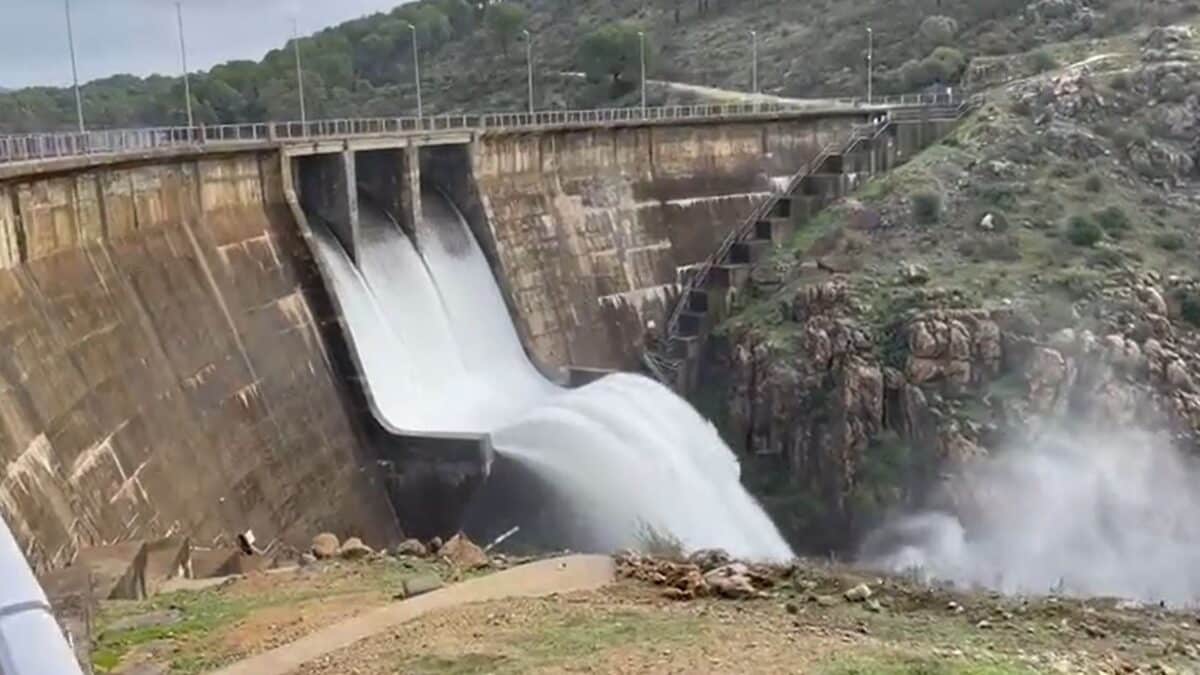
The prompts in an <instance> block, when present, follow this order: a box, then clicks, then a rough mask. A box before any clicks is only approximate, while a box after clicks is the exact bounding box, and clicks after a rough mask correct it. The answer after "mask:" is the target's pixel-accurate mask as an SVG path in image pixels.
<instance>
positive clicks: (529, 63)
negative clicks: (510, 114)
mask: <svg viewBox="0 0 1200 675" xmlns="http://www.w3.org/2000/svg"><path fill="white" fill-rule="evenodd" d="M521 32H522V33H523V34H524V35H525V66H526V70H527V72H528V76H529V77H528V79H529V114H530V115H532V114H533V36H531V35H530V34H529V31H528V30H523V31H521Z"/></svg>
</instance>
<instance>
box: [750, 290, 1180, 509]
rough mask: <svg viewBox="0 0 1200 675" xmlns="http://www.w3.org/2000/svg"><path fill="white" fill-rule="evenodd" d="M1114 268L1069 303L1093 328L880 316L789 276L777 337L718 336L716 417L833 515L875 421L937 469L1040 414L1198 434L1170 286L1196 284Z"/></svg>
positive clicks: (857, 483)
mask: <svg viewBox="0 0 1200 675" xmlns="http://www.w3.org/2000/svg"><path fill="white" fill-rule="evenodd" d="M1115 276H1116V277H1118V278H1114V279H1110V280H1108V281H1106V282H1104V283H1103V284H1102V285H1101V286H1099V287H1097V288H1096V289H1095V292H1094V293H1093V295H1094V300H1093V301H1091V304H1089V305H1087V306H1086V307H1084V308H1083V311H1084V312H1085V313H1086V314H1088V315H1089V317H1092V318H1094V319H1095V320H1096V323H1097V325H1096V328H1097V330H1095V331H1094V330H1089V329H1075V328H1057V327H1053V326H1048V325H1047V326H1043V325H1042V323H1041V320H1039V317H1038V316H1036V314H1035V313H1031V312H1026V311H1022V310H1019V309H1014V308H1011V307H1005V308H1002V309H994V310H984V309H974V310H969V309H953V310H950V309H935V310H925V311H920V312H917V313H915V314H912V315H910V316H909V317H907V318H906V319H904V320H902V321H900V322H899V323H897V324H895V325H894V327H893V328H892V329H890V330H888V331H883V330H880V329H879V328H878V327H875V328H873V327H872V324H871V322H870V321H869V320H868V319H867V317H864V316H863V315H862V313H861V311H860V309H859V307H860V306H861V305H862V304H863V303H860V302H858V301H857V299H856V298H855V294H854V293H853V292H852V291H851V290H850V288H849V287H848V286H846V285H845V284H844V283H842V282H839V281H827V282H823V283H817V284H813V285H810V286H806V287H802V288H799V289H798V290H797V291H796V292H795V293H794V295H792V296H791V299H790V303H789V308H790V314H791V317H792V318H793V320H794V326H791V328H793V330H792V331H791V332H790V333H789V334H790V335H791V339H790V340H785V341H781V340H779V339H778V338H777V337H776V338H775V339H768V338H766V337H765V336H764V335H761V334H759V333H758V332H756V331H754V330H747V331H744V332H742V333H741V334H738V335H735V336H733V342H732V354H731V356H732V358H731V366H732V377H733V386H732V387H731V388H730V389H729V392H730V394H729V396H730V405H731V409H732V411H733V416H732V420H731V421H732V426H733V428H734V429H735V430H736V432H737V433H738V435H739V438H741V439H742V440H743V441H744V445H745V450H746V452H748V453H755V454H765V455H770V456H775V457H777V458H779V460H780V461H781V462H783V463H784V465H786V467H787V469H788V471H789V472H790V474H791V477H792V480H793V481H794V483H795V484H796V485H798V486H801V487H802V488H803V489H807V490H810V491H812V492H813V493H815V494H816V495H819V496H820V499H821V500H822V503H823V504H824V505H825V506H826V508H828V509H829V514H828V517H830V518H833V519H843V520H845V521H847V522H849V521H850V520H852V514H853V511H854V509H855V505H854V503H853V497H852V496H853V495H854V494H855V493H856V490H857V489H858V488H860V487H861V486H862V485H863V482H864V481H870V480H874V478H872V477H871V476H870V475H867V474H864V471H868V470H869V463H870V462H871V461H878V453H879V452H881V451H882V452H887V451H888V450H887V448H886V447H885V448H883V450H880V449H879V448H876V447H875V446H873V444H875V443H876V442H877V441H878V440H879V439H880V438H884V437H889V435H890V437H896V438H898V439H899V441H900V442H901V443H900V444H901V445H903V446H904V447H907V448H910V449H913V451H919V452H921V453H923V454H922V456H923V457H927V458H929V459H930V461H934V462H936V464H937V466H938V467H940V470H941V471H943V472H950V473H953V472H954V471H955V467H962V466H964V465H966V464H968V463H970V462H973V461H975V460H977V459H979V458H981V457H984V456H986V455H987V454H988V453H989V450H990V447H989V446H993V447H999V444H1000V443H1003V441H1004V439H1005V438H1018V437H1021V435H1022V434H1035V435H1036V434H1038V433H1040V430H1042V429H1046V430H1049V426H1050V425H1052V424H1055V422H1054V420H1071V421H1072V422H1074V423H1079V424H1083V425H1087V426H1088V427H1089V428H1091V429H1094V430H1097V429H1098V430H1101V431H1102V430H1104V429H1113V430H1120V429H1123V428H1129V427H1132V426H1135V425H1136V426H1139V427H1143V428H1147V429H1149V430H1166V431H1169V432H1170V433H1171V434H1172V435H1173V437H1174V438H1175V439H1176V440H1177V442H1178V443H1179V444H1181V445H1183V446H1185V447H1188V448H1192V449H1195V448H1197V447H1200V433H1198V432H1200V356H1197V354H1198V352H1200V338H1198V337H1196V336H1195V335H1194V333H1195V331H1194V330H1192V329H1191V328H1190V327H1187V328H1185V327H1183V326H1182V324H1181V321H1182V319H1181V317H1180V312H1181V309H1180V306H1179V303H1178V302H1175V301H1174V300H1173V298H1175V297H1177V296H1178V295H1179V293H1180V289H1184V290H1187V291H1188V292H1193V291H1195V290H1196V288H1195V287H1196V286H1198V285H1197V284H1193V283H1192V282H1190V281H1184V280H1178V279H1176V280H1169V281H1168V282H1165V283H1164V282H1163V280H1162V279H1161V278H1159V277H1158V276H1157V275H1155V274H1141V275H1137V274H1133V273H1127V274H1124V275H1115ZM776 335H778V334H776ZM872 448H874V450H872ZM869 452H875V453H876V455H877V456H876V457H875V459H871V458H869V457H868V453H869ZM963 489H965V490H967V491H969V490H970V487H969V486H967V487H964V488H963Z"/></svg>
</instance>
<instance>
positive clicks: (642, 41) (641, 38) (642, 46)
mask: <svg viewBox="0 0 1200 675" xmlns="http://www.w3.org/2000/svg"><path fill="white" fill-rule="evenodd" d="M638 50H639V53H640V55H641V60H642V114H643V115H644V114H645V113H646V33H645V32H643V31H638Z"/></svg>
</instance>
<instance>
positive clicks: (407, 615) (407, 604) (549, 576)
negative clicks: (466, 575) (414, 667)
mask: <svg viewBox="0 0 1200 675" xmlns="http://www.w3.org/2000/svg"><path fill="white" fill-rule="evenodd" d="M612 579H613V562H612V559H611V558H608V557H607V556H568V557H565V558H554V559H551V560H542V561H539V562H535V563H530V564H528V565H522V566H520V567H516V568H513V569H510V570H505V571H503V572H499V573H496V574H492V575H488V576H486V577H479V578H475V579H470V580H468V581H465V582H463V583H460V584H456V585H454V586H450V587H449V588H444V589H442V590H440V591H435V592H433V593H429V594H427V595H422V596H419V597H416V598H413V599H411V600H405V601H403V602H398V603H395V604H392V605H389V606H387V607H383V608H380V609H377V610H375V611H372V612H369V613H367V614H363V615H361V616H358V617H355V618H353V619H349V620H347V621H343V622H342V623H339V624H336V625H333V626H330V627H328V628H325V629H322V630H319V631H317V632H316V633H313V634H311V635H308V636H306V637H304V638H301V639H300V640H297V641H296V642H293V643H291V644H288V645H284V646H282V647H278V648H276V649H273V650H271V651H269V652H266V653H263V654H259V655H258V656H254V657H251V658H249V659H246V660H245V661H241V662H239V663H235V664H233V665H232V666H229V667H227V668H224V669H222V670H219V671H216V673H217V675H284V674H285V673H291V672H294V671H295V670H297V669H298V668H300V667H301V666H303V665H304V664H305V663H308V662H309V661H312V660H314V659H316V658H319V657H321V656H324V655H325V654H328V653H330V652H333V651H337V650H339V649H342V648H345V647H348V646H350V645H352V644H354V643H355V642H358V641H359V640H362V639H364V638H368V637H371V636H373V635H376V634H378V633H380V632H382V631H385V630H387V629H389V628H391V627H393V626H396V625H398V624H401V623H404V622H406V621H411V620H413V619H415V618H417V617H420V616H422V615H424V614H427V613H428V612H431V611H433V610H437V609H443V608H448V607H455V606H458V605H464V604H468V603H474V602H486V601H490V600H500V599H504V598H513V597H542V596H547V595H552V594H555V593H569V592H573V591H585V590H594V589H597V588H601V587H603V586H605V585H607V584H608V583H609V582H611V581H612Z"/></svg>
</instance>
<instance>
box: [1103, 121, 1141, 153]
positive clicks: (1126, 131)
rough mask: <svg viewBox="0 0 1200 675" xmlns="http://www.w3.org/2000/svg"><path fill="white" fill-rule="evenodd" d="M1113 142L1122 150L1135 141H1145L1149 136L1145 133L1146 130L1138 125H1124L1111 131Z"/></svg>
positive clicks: (1135, 142)
mask: <svg viewBox="0 0 1200 675" xmlns="http://www.w3.org/2000/svg"><path fill="white" fill-rule="evenodd" d="M1110 138H1112V141H1113V143H1116V144H1117V146H1119V147H1120V148H1121V149H1122V150H1124V149H1126V148H1128V147H1129V146H1131V145H1134V144H1137V143H1146V142H1148V141H1149V137H1148V136H1147V135H1146V130H1145V129H1141V128H1138V127H1128V126H1124V127H1121V128H1119V129H1115V130H1113V132H1112V136H1111V137H1110Z"/></svg>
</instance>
